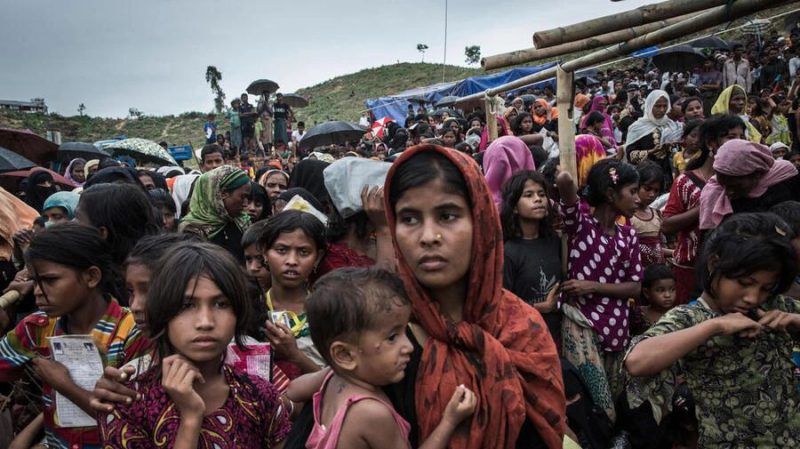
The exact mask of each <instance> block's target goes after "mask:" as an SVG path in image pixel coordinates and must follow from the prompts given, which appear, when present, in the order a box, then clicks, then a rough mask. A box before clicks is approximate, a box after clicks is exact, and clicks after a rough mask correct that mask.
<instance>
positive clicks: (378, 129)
mask: <svg viewBox="0 0 800 449" xmlns="http://www.w3.org/2000/svg"><path fill="white" fill-rule="evenodd" d="M393 121H394V120H393V119H391V118H389V117H384V118H382V119H380V120H375V122H374V123H373V124H372V128H371V129H370V131H372V135H373V136H374V137H378V138H381V139H383V132H384V131H385V130H386V125H388V124H389V123H391V122H393Z"/></svg>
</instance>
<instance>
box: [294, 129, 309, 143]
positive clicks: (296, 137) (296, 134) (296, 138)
mask: <svg viewBox="0 0 800 449" xmlns="http://www.w3.org/2000/svg"><path fill="white" fill-rule="evenodd" d="M305 136H306V133H305V131H303V134H300V131H294V132H292V140H294V141H296V142H300V141H301V140H303V137H305Z"/></svg>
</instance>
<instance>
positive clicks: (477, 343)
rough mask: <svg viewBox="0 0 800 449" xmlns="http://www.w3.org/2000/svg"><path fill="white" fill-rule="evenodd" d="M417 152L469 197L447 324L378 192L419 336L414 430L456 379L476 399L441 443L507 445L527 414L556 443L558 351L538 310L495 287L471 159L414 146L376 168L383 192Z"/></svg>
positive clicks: (486, 196) (426, 429) (561, 405)
mask: <svg viewBox="0 0 800 449" xmlns="http://www.w3.org/2000/svg"><path fill="white" fill-rule="evenodd" d="M427 151H434V152H437V153H439V154H442V155H444V156H445V157H446V158H447V159H449V160H450V162H452V163H453V165H454V166H455V167H457V169H458V170H459V171H460V172H461V173H462V175H463V176H464V179H465V181H466V184H467V188H468V190H469V196H470V200H471V201H470V202H471V203H472V208H471V211H470V213H471V215H472V217H471V218H472V223H473V224H472V226H473V231H472V254H471V256H470V257H471V259H470V266H471V270H470V272H469V275H468V277H469V279H468V285H467V297H466V298H465V300H464V309H463V320H462V321H460V322H458V323H453V322H452V321H450V320H449V319H448V318H446V317H445V316H444V315H443V314H442V312H441V311H440V308H439V304H438V303H437V302H436V301H435V300H434V299H433V298H431V296H430V292H429V290H428V289H427V288H425V287H424V286H422V285H420V283H419V282H418V281H417V280H416V278H415V277H414V273H413V271H412V270H411V267H409V265H408V262H406V261H405V259H403V257H402V256H400V254H401V252H400V248H399V246H398V243H397V234H396V228H395V226H396V222H397V217H396V216H395V214H394V209H393V208H392V206H391V203H390V201H389V197H390V195H389V194H388V193H387V194H386V195H385V196H384V201H385V206H386V215H387V219H388V221H389V229H390V230H391V233H392V240H393V242H394V248H395V253H396V254H398V272H399V274H400V277H401V278H402V279H403V284H404V285H405V289H406V292H407V293H408V296H409V298H410V300H411V305H412V310H413V315H414V320H415V321H416V322H417V323H419V325H420V326H421V327H422V328H424V329H425V331H426V332H427V333H428V335H429V337H428V339H427V340H426V341H425V344H424V347H423V351H422V357H421V360H420V362H419V363H420V364H419V376H417V379H416V393H415V398H414V403H415V405H416V410H417V418H418V420H419V426H420V437H421V438H420V439H421V440H424V439H426V438H427V437H428V436H429V435H430V434H431V432H433V430H434V429H435V428H436V426H437V425H438V424H439V422H440V421H441V419H442V415H443V413H444V410H445V407H446V405H447V403H448V401H449V400H450V396H451V395H452V392H453V391H454V390H455V388H456V387H457V386H458V385H461V384H463V385H465V386H466V387H467V388H469V389H471V390H472V391H474V392H475V394H476V395H477V398H478V408H477V410H476V411H475V415H474V416H473V417H472V419H471V420H469V421H468V422H467V423H465V424H466V425H467V426H468V427H469V430H468V432H456V433H455V434H454V435H453V438H452V439H451V440H450V444H449V446H448V447H450V448H454V449H476V448H491V449H499V448H513V447H515V445H516V443H517V438H518V437H519V433H520V429H521V428H522V425H523V423H524V422H525V420H526V419H527V420H528V421H530V422H531V423H532V424H533V426H534V427H535V428H536V430H537V432H538V433H539V435H541V437H542V439H543V440H544V442H545V443H546V444H547V446H548V447H549V448H550V449H556V448H559V449H560V448H561V444H562V443H561V439H562V436H563V432H564V421H565V418H564V417H565V407H566V406H565V399H564V384H563V381H562V379H561V366H560V362H559V358H558V353H557V352H556V347H555V344H554V343H553V340H552V338H551V337H550V334H549V333H548V332H547V326H546V324H545V322H544V320H543V319H542V317H541V315H540V314H539V313H538V312H536V311H535V310H534V309H533V308H532V307H531V306H529V305H527V304H525V303H524V302H523V301H522V300H520V299H519V298H517V297H516V296H514V295H513V294H512V293H510V292H509V291H507V290H504V289H503V236H502V231H501V227H500V219H499V216H498V213H497V208H496V207H495V206H494V202H493V201H492V200H491V193H490V191H489V187H488V185H487V184H486V181H485V180H484V177H483V175H482V174H481V172H480V168H479V167H478V165H477V164H476V163H475V161H474V160H472V159H471V158H470V157H469V156H467V155H465V154H463V153H460V152H458V151H455V150H448V149H446V148H444V147H440V146H434V145H417V146H415V147H413V148H410V149H409V150H406V151H405V152H403V154H402V155H401V156H400V157H399V158H398V160H397V162H395V164H393V166H392V168H391V170H390V171H389V173H388V174H387V176H386V191H387V192H391V188H392V183H393V177H394V173H395V172H396V170H397V169H398V167H400V166H402V165H403V164H404V163H406V162H408V161H409V160H410V159H411V158H412V157H414V156H415V155H416V154H418V153H422V152H427Z"/></svg>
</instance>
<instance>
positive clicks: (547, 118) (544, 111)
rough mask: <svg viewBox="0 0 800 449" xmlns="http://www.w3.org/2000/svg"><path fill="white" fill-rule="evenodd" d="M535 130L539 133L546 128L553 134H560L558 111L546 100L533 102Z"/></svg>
mask: <svg viewBox="0 0 800 449" xmlns="http://www.w3.org/2000/svg"><path fill="white" fill-rule="evenodd" d="M531 116H532V117H533V130H534V132H539V131H541V130H542V128H546V129H547V130H548V131H551V132H558V109H557V108H554V107H551V106H550V104H549V103H548V102H547V100H545V99H544V98H539V99H538V100H536V101H534V102H533V114H531Z"/></svg>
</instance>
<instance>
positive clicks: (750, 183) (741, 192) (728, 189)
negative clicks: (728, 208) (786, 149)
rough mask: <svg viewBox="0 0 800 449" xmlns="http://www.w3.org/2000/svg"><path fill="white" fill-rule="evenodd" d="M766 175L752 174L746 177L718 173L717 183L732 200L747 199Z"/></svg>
mask: <svg viewBox="0 0 800 449" xmlns="http://www.w3.org/2000/svg"><path fill="white" fill-rule="evenodd" d="M762 176H764V173H751V174H749V175H746V176H728V175H723V174H721V173H717V181H719V183H720V184H721V185H722V187H724V188H725V195H727V196H728V198H730V199H732V200H733V199H738V198H747V195H748V194H750V192H752V191H753V189H754V188H755V187H756V185H758V181H759V180H760V179H761V177H762Z"/></svg>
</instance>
